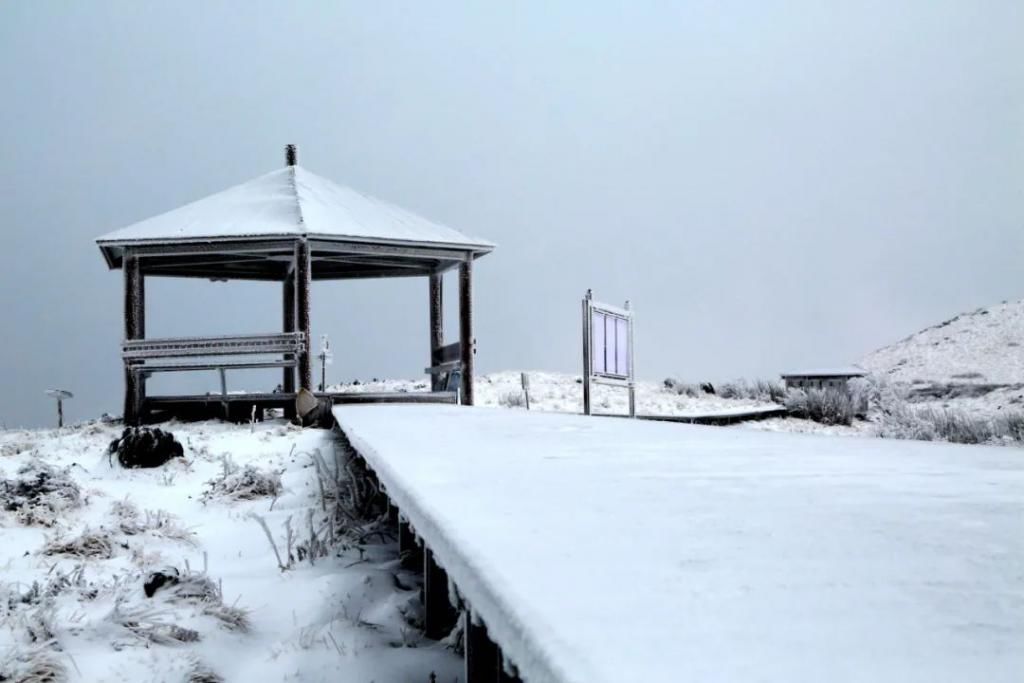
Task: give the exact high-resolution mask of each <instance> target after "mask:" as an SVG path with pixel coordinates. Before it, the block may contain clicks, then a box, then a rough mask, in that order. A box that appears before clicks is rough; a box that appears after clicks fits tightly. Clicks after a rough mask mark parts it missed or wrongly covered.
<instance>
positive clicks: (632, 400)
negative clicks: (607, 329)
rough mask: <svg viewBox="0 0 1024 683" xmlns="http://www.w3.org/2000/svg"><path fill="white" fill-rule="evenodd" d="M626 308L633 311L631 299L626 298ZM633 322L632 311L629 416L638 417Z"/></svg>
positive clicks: (630, 318)
mask: <svg viewBox="0 0 1024 683" xmlns="http://www.w3.org/2000/svg"><path fill="white" fill-rule="evenodd" d="M626 310H627V311H631V310H632V309H631V308H630V307H629V300H628V299H627V300H626ZM633 322H634V318H633V315H632V313H631V314H630V316H629V342H628V344H629V358H628V360H627V361H626V362H627V363H629V416H630V417H634V418H635V417H636V371H635V370H634V369H633Z"/></svg>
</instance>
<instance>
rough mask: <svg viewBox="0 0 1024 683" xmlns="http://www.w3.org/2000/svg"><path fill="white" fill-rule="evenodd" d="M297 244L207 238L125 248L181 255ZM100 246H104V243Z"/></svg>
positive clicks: (149, 253) (270, 249)
mask: <svg viewBox="0 0 1024 683" xmlns="http://www.w3.org/2000/svg"><path fill="white" fill-rule="evenodd" d="M294 244H295V241H294V240H253V239H237V240H236V239H215V240H214V239H205V240H202V241H196V242H189V241H187V240H181V241H174V242H164V243H161V244H138V245H132V246H130V247H127V248H126V249H125V253H127V252H128V251H129V250H130V251H131V252H132V253H134V254H135V255H137V256H146V257H149V256H180V255H185V254H231V253H243V254H244V253H246V252H248V253H253V254H256V253H268V252H275V251H277V252H282V253H287V252H288V251H290V250H291V248H292V246H293V245H294ZM100 246H103V245H102V243H101V244H100Z"/></svg>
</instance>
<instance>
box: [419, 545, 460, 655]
mask: <svg viewBox="0 0 1024 683" xmlns="http://www.w3.org/2000/svg"><path fill="white" fill-rule="evenodd" d="M458 618H459V613H458V612H456V611H455V608H454V607H452V601H451V600H449V598H448V573H447V572H445V570H444V569H443V568H442V567H441V565H439V564H438V563H437V560H435V559H434V553H433V552H431V550H430V548H426V549H424V551H423V633H424V635H426V636H427V638H430V639H431V640H441V639H442V638H444V637H445V636H447V635H448V634H449V633H450V632H451V630H452V629H453V628H455V622H456V621H458Z"/></svg>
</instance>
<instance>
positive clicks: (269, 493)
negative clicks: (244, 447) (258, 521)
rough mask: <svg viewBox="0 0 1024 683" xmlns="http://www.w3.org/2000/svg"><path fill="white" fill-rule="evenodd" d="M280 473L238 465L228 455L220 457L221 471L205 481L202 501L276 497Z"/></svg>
mask: <svg viewBox="0 0 1024 683" xmlns="http://www.w3.org/2000/svg"><path fill="white" fill-rule="evenodd" d="M281 490H282V486H281V474H280V473H279V472H273V471H271V472H267V471H263V470H260V469H258V468H256V467H253V466H252V465H246V466H245V467H239V466H238V465H237V464H236V463H235V462H234V461H233V460H232V459H231V458H230V457H228V456H223V457H222V458H221V473H220V476H218V477H217V478H216V479H211V480H210V481H208V482H206V490H205V491H203V495H202V498H203V500H204V501H207V500H210V499H213V498H227V499H230V500H253V499H255V498H263V497H271V498H277V497H278V496H279V495H281Z"/></svg>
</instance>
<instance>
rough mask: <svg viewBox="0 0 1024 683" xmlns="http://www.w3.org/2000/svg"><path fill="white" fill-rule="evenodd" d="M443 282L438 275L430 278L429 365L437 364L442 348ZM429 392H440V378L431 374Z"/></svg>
mask: <svg viewBox="0 0 1024 683" xmlns="http://www.w3.org/2000/svg"><path fill="white" fill-rule="evenodd" d="M443 287H444V280H443V279H442V275H441V274H440V273H434V274H433V275H431V276H430V286H429V296H430V365H431V366H434V365H437V363H438V353H439V351H440V349H441V347H442V346H444V316H443V311H444V308H443V305H444V296H443V295H444V288H443ZM430 390H431V391H440V390H441V376H440V375H438V374H436V373H435V374H432V375H431V376H430Z"/></svg>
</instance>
